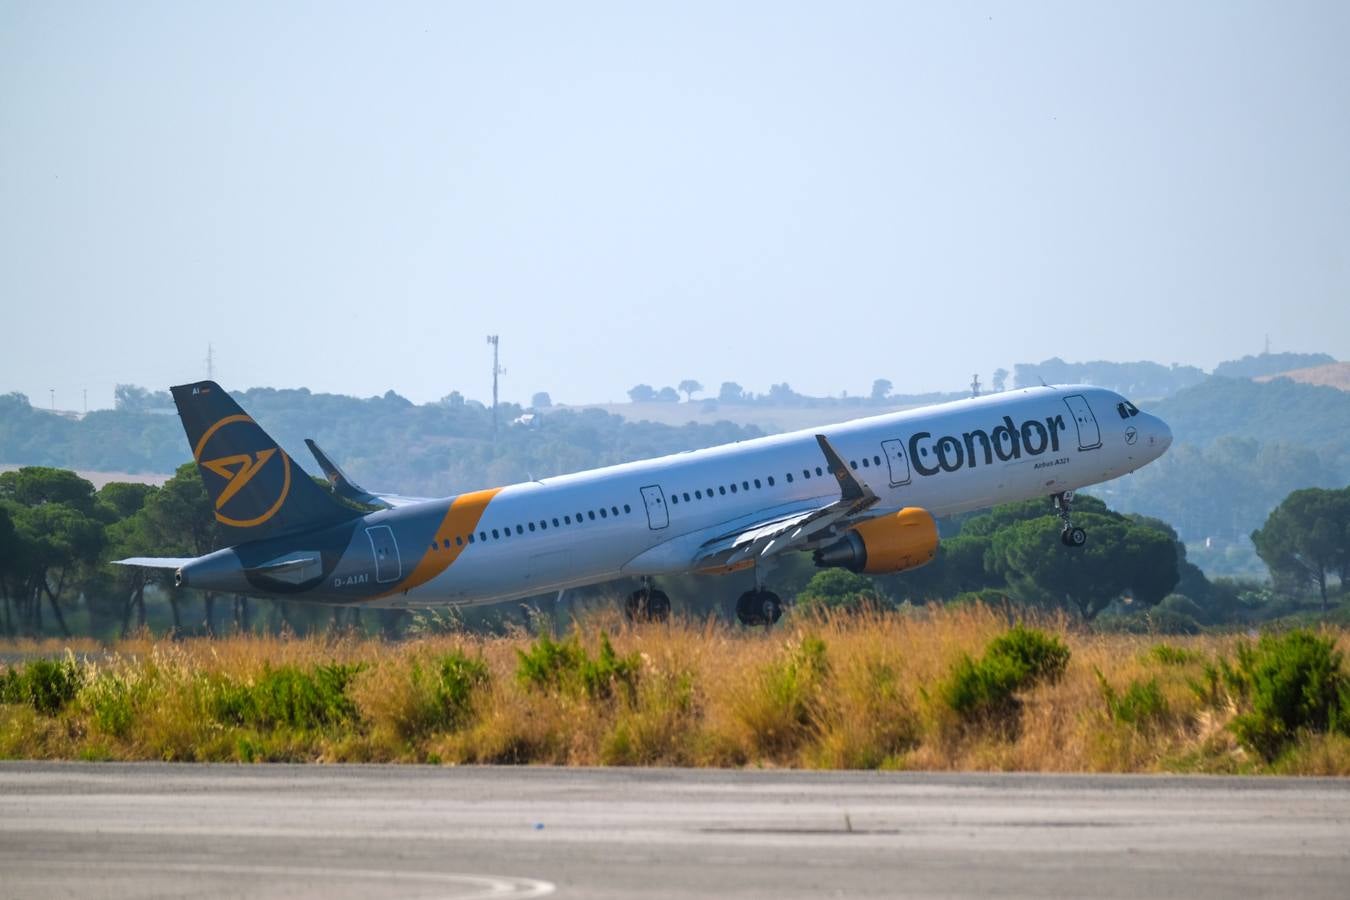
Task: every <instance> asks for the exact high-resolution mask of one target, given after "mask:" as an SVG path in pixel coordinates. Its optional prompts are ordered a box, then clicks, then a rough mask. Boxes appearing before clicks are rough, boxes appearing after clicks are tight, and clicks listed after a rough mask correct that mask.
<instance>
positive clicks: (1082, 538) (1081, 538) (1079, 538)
mask: <svg viewBox="0 0 1350 900" xmlns="http://www.w3.org/2000/svg"><path fill="white" fill-rule="evenodd" d="M1051 499H1052V500H1053V501H1054V504H1055V512H1056V513H1058V514H1059V520H1060V521H1061V522H1063V523H1064V527H1063V528H1062V529H1061V530H1060V533H1059V540H1060V542H1061V543H1062V544H1064V546H1066V547H1081V546H1083V545H1084V544H1086V543H1087V532H1086V531H1084V530H1083V529H1081V528H1078V527H1076V526H1075V525H1074V524H1073V491H1064V492H1063V493H1059V494H1055V495H1054V496H1053V497H1051Z"/></svg>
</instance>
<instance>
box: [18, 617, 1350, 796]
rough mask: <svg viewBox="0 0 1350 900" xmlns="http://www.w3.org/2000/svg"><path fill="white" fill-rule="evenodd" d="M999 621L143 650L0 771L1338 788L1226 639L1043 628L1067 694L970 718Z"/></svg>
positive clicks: (1031, 692) (81, 681) (89, 668)
mask: <svg viewBox="0 0 1350 900" xmlns="http://www.w3.org/2000/svg"><path fill="white" fill-rule="evenodd" d="M1010 624H1011V623H1010V622H1009V620H1008V618H1007V617H1006V616H1005V615H1004V614H1002V613H1001V612H998V611H995V610H991V609H988V608H983V607H973V608H965V609H949V610H934V611H932V612H927V611H920V612H917V613H914V614H911V615H895V614H889V615H864V616H860V617H840V618H835V619H832V620H819V619H813V620H798V621H796V622H793V623H791V624H790V625H789V627H780V628H778V629H776V630H774V631H773V632H770V633H767V634H766V633H764V632H762V631H754V632H747V631H742V630H740V629H729V628H727V627H725V626H724V625H717V624H710V625H700V624H691V623H678V622H677V623H672V624H669V625H650V626H641V627H629V626H626V625H624V624H622V623H621V622H620V621H619V620H617V619H616V618H604V617H602V618H598V619H591V620H589V621H587V622H586V623H584V624H583V625H581V626H580V627H579V628H578V629H577V630H576V631H575V632H574V638H573V639H572V640H571V641H569V640H563V641H560V642H554V643H547V642H545V645H544V646H543V648H542V649H541V646H540V642H538V641H536V640H535V639H534V638H533V637H531V636H528V635H519V636H514V637H505V638H486V637H474V636H449V637H437V638H430V639H424V640H419V641H414V642H407V643H398V644H390V643H384V642H380V641H374V640H357V639H348V640H336V641H325V640H323V639H304V640H287V639H277V638H263V637H235V638H229V639H224V640H215V641H206V640H192V641H182V642H166V641H158V642H157V641H151V640H134V641H128V642H124V643H121V644H119V645H117V646H116V647H115V648H112V650H111V652H108V653H99V654H92V655H89V656H84V657H80V658H79V659H78V660H77V658H76V657H74V656H70V657H67V659H68V660H70V661H72V662H69V663H68V664H67V665H66V669H67V670H68V671H69V672H70V673H73V674H71V676H70V677H71V678H72V679H73V682H72V683H71V684H70V685H68V688H67V694H66V699H65V701H64V702H60V701H51V700H46V701H44V700H42V699H41V698H38V699H34V700H32V701H31V702H19V701H16V700H15V699H14V698H13V697H11V698H10V702H8V703H6V704H3V705H0V757H9V758H45V759H164V760H200V761H204V760H239V761H254V760H292V761H314V762H338V761H391V762H433V763H435V762H439V763H447V764H449V763H521V764H526V763H552V764H561V765H595V764H613V765H674V766H790V767H806V768H889V769H959V770H1026V771H1047V772H1048V771H1064V772H1157V771H1186V772H1285V773H1303V774H1335V775H1348V774H1350V738H1347V737H1345V736H1342V735H1340V734H1335V733H1331V734H1327V733H1317V732H1312V731H1299V732H1297V733H1294V734H1291V735H1290V736H1289V739H1288V743H1287V745H1286V746H1285V747H1284V749H1283V750H1281V751H1280V752H1279V753H1278V754H1273V755H1272V754H1267V755H1266V756H1264V757H1263V756H1262V755H1260V754H1258V753H1255V752H1253V751H1252V750H1250V749H1244V746H1243V745H1242V743H1240V742H1239V740H1238V738H1237V736H1236V735H1235V733H1234V730H1233V729H1232V728H1230V725H1231V723H1233V722H1234V720H1235V717H1237V716H1239V715H1240V714H1241V713H1242V712H1243V710H1244V702H1248V701H1244V699H1243V697H1242V696H1241V695H1240V694H1238V693H1235V692H1233V691H1232V689H1231V687H1230V688H1225V686H1224V684H1223V682H1222V681H1221V680H1216V677H1217V676H1215V675H1214V673H1215V671H1216V667H1215V663H1216V661H1217V660H1219V659H1224V660H1228V659H1231V658H1234V656H1235V653H1236V650H1237V646H1236V645H1237V644H1238V642H1239V640H1240V639H1238V638H1229V637H1222V638H1221V637H1199V638H1168V639H1167V642H1166V643H1165V644H1164V643H1163V641H1162V640H1161V639H1155V638H1148V637H1135V636H1122V635H1109V636H1107V635H1095V634H1089V633H1085V632H1082V631H1080V630H1076V629H1074V628H1073V627H1071V626H1070V624H1069V623H1068V622H1067V621H1065V620H1059V619H1049V620H1045V621H1042V622H1039V623H1033V624H1035V625H1036V626H1037V627H1039V628H1040V629H1042V630H1043V631H1044V632H1045V633H1046V635H1048V637H1047V640H1050V641H1051V642H1052V643H1055V642H1062V644H1063V645H1064V646H1067V648H1068V651H1069V653H1068V660H1067V666H1065V667H1063V671H1062V675H1061V676H1059V677H1047V678H1045V679H1044V680H1042V681H1040V682H1039V683H1037V684H1035V685H1033V686H1031V687H1029V688H1026V689H1022V690H1019V691H1017V693H1016V695H1015V698H1014V699H1013V700H1012V701H1011V702H1010V703H1006V704H1004V705H1003V706H996V707H995V706H990V707H975V708H974V712H973V713H972V712H971V711H970V708H967V709H966V712H964V713H963V712H961V708H960V707H959V705H958V704H957V700H955V699H953V698H956V697H957V695H958V694H959V693H960V690H959V689H958V687H955V686H954V685H955V684H956V680H957V679H956V676H955V675H954V674H953V673H954V672H956V671H957V670H958V669H960V668H961V666H962V664H963V660H965V659H967V658H968V659H969V660H973V661H975V662H978V661H979V660H980V659H981V658H982V654H984V655H989V654H986V649H987V648H989V646H990V642H991V641H994V640H995V639H996V638H998V637H999V635H1002V634H1005V633H1006V632H1007V630H1008V628H1009V625H1010ZM1322 637H1324V638H1330V640H1331V641H1334V642H1336V643H1337V644H1338V649H1339V650H1340V651H1344V650H1345V648H1346V647H1347V644H1350V641H1347V635H1346V634H1345V633H1341V632H1324V633H1323V634H1322ZM605 644H610V645H612V649H613V653H612V655H610V654H607V653H606V651H605V650H604V646H605ZM1159 645H1162V647H1163V649H1161V650H1159V649H1157V648H1158V647H1159ZM0 649H4V648H0ZM24 649H26V650H28V651H32V650H34V649H37V648H35V647H33V646H28V647H26V648H24ZM44 649H47V650H51V649H53V648H52V647H51V646H50V645H49V646H47V647H46V648H44ZM84 649H85V650H88V649H89V648H84ZM991 652H992V651H991ZM526 656H528V658H529V660H530V662H523V660H524V659H525V657H526ZM16 671H17V670H16ZM0 672H3V667H0ZM9 677H11V679H12V678H14V677H15V676H14V675H10V676H9ZM54 677H55V676H54ZM57 680H58V682H59V678H58V679H57ZM972 683H973V682H972ZM965 686H966V687H968V686H969V685H965ZM58 693H59V691H58ZM34 696H35V697H36V696H37V695H36V694H35V695H34ZM1346 696H1347V697H1350V693H1347V695H1346ZM44 703H46V705H47V708H46V709H45V710H44V709H42V708H40V707H42V706H43V704H44ZM1329 730H1330V731H1332V732H1334V731H1335V730H1336V729H1335V728H1334V727H1333V728H1332V729H1329Z"/></svg>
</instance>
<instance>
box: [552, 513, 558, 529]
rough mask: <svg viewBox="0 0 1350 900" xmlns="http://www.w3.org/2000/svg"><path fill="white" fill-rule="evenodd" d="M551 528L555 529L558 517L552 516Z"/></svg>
mask: <svg viewBox="0 0 1350 900" xmlns="http://www.w3.org/2000/svg"><path fill="white" fill-rule="evenodd" d="M553 527H554V528H557V527H558V517H557V516H554V517H553Z"/></svg>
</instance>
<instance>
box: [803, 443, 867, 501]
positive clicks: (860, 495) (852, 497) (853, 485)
mask: <svg viewBox="0 0 1350 900" xmlns="http://www.w3.org/2000/svg"><path fill="white" fill-rule="evenodd" d="M816 443H818V444H820V452H821V453H824V454H825V462H826V463H828V464H829V468H830V474H831V475H833V476H834V478H835V480H836V481H838V482H839V495H840V496H839V499H841V500H844V501H847V502H852V501H856V500H875V499H876V495H875V494H873V493H872V490H871V489H870V488H869V487H868V486H867V485H865V484H863V483H862V482H861V481H859V480H858V479H857V478H855V477H853V473H852V472H850V471H849V470H848V465H847V464H845V463H844V460H843V457H841V456H840V455H839V453H838V452H837V451H836V450H835V449H834V447H832V446H830V441H829V439H828V438H826V437H825V435H823V434H818V435H816Z"/></svg>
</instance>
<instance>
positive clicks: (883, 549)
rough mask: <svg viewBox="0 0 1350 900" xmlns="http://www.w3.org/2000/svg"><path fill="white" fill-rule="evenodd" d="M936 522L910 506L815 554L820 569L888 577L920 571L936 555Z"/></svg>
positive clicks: (851, 532) (851, 531) (860, 527)
mask: <svg viewBox="0 0 1350 900" xmlns="http://www.w3.org/2000/svg"><path fill="white" fill-rule="evenodd" d="M937 546H938V532H937V522H935V521H933V516H932V514H931V513H929V512H928V510H926V509H920V508H919V507H917V506H907V507H905V508H904V509H902V510H900V511H899V512H898V513H896V514H895V515H893V516H883V517H882V518H879V519H872V520H870V521H867V522H863V523H862V524H861V525H857V526H855V527H853V528H851V529H849V531H848V532H847V533H846V534H845V535H844V536H843V537H841V538H840V539H839V540H837V541H835V542H834V543H833V544H830V545H828V546H825V547H821V548H820V549H819V550H817V551H816V552H815V561H816V565H817V566H819V567H821V568H828V567H832V566H840V567H842V568H845V569H848V570H849V571H851V572H863V573H866V574H868V575H888V574H891V573H893V572H903V571H905V570H906V569H917V568H918V567H919V566H921V565H923V564H924V563H927V562H930V561H932V559H933V556H934V555H935V554H936V553H937Z"/></svg>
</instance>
